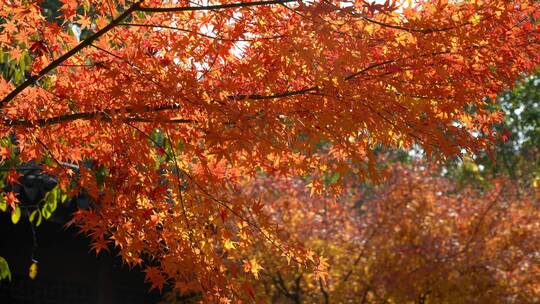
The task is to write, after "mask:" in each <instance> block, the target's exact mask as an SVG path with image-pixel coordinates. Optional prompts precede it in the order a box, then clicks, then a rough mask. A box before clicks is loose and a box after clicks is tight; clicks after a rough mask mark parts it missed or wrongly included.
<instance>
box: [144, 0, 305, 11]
mask: <svg viewBox="0 0 540 304" xmlns="http://www.w3.org/2000/svg"><path fill="white" fill-rule="evenodd" d="M296 1H297V0H269V1H253V2H239V3H226V4H216V5H207V6H181V7H138V8H137V9H136V10H137V11H139V12H148V13H180V12H192V11H214V10H222V9H227V8H237V7H250V6H261V5H271V4H283V3H288V2H296Z"/></svg>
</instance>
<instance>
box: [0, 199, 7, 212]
mask: <svg viewBox="0 0 540 304" xmlns="http://www.w3.org/2000/svg"><path fill="white" fill-rule="evenodd" d="M6 210H7V202H6V199H5V198H4V195H0V211H2V212H6Z"/></svg>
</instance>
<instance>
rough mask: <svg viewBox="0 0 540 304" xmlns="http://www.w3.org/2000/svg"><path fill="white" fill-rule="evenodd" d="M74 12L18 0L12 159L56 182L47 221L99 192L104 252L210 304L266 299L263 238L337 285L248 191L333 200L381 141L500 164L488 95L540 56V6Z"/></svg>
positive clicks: (10, 69) (11, 84) (479, 0)
mask: <svg viewBox="0 0 540 304" xmlns="http://www.w3.org/2000/svg"><path fill="white" fill-rule="evenodd" d="M60 2H61V5H58V7H59V8H60V10H59V11H58V12H56V11H51V9H50V7H54V5H53V6H47V9H45V6H40V4H39V3H36V2H28V1H22V0H20V1H17V0H2V1H0V5H1V8H0V26H1V31H0V49H1V51H2V54H1V55H2V56H1V57H2V63H3V64H4V68H5V69H6V71H4V77H3V78H0V96H2V97H1V98H2V99H1V101H0V108H1V115H2V119H1V126H0V134H1V135H2V136H3V141H4V142H3V145H2V146H3V151H2V153H1V155H2V160H3V161H4V162H5V163H6V164H7V165H8V166H14V165H16V164H18V163H24V162H27V161H30V160H33V161H36V162H38V163H40V164H42V166H43V169H44V170H46V171H47V172H49V173H50V174H51V175H54V176H56V177H57V178H58V188H56V189H55V193H54V194H51V198H49V197H48V200H47V203H46V204H45V205H46V206H47V209H38V210H34V211H36V213H34V214H37V215H36V217H37V218H38V219H41V216H42V214H43V212H44V211H45V212H50V211H51V210H53V209H54V208H53V207H54V206H56V205H55V204H56V199H55V198H57V197H60V196H61V194H62V193H67V194H73V193H77V192H81V191H84V192H86V193H88V194H89V195H90V196H91V197H93V198H94V205H93V206H92V208H90V209H89V210H80V211H79V212H78V213H77V214H76V217H75V218H74V221H73V223H76V224H77V225H79V226H81V229H82V230H83V231H84V232H86V233H88V234H89V235H91V236H92V238H93V240H94V246H93V247H94V249H95V250H96V251H97V252H99V251H100V250H104V249H108V248H110V247H111V246H114V247H116V248H117V249H118V250H119V254H120V255H121V256H122V258H123V260H124V261H125V262H126V263H128V264H130V265H139V264H143V263H144V264H145V265H146V273H147V277H148V279H149V281H150V282H151V283H152V285H153V286H154V287H157V288H162V286H163V285H164V284H165V283H171V284H172V285H173V286H174V287H175V288H176V289H177V290H178V291H180V292H182V293H187V292H191V291H195V292H201V293H203V294H204V297H205V299H206V300H208V301H217V300H222V301H227V299H232V298H236V299H241V298H244V299H249V298H250V297H252V296H254V293H255V291H254V289H253V287H252V286H251V285H250V283H249V281H250V278H252V277H257V276H259V272H260V263H259V261H258V260H256V259H254V258H250V257H245V255H244V254H243V252H245V251H246V250H248V249H249V248H252V247H253V246H254V245H255V243H259V242H260V241H261V240H262V241H264V243H265V244H266V246H267V248H268V250H272V251H275V252H276V253H278V254H279V255H282V256H284V258H285V259H286V260H288V261H290V262H291V263H297V264H300V265H303V266H305V267H311V268H313V269H315V270H317V271H316V273H319V274H320V273H321V272H322V271H324V269H323V266H324V263H323V262H324V261H323V260H321V259H320V258H319V257H318V256H317V255H316V254H315V253H314V252H313V251H311V250H309V249H306V248H304V247H303V246H301V245H299V244H297V243H296V242H292V241H290V240H287V238H284V237H283V233H282V231H281V230H282V227H279V226H277V227H276V225H274V224H272V223H273V220H272V216H271V215H270V214H268V213H267V212H265V210H264V208H263V206H264V205H265V202H264V201H262V200H256V199H251V200H246V199H245V198H244V197H243V196H241V195H238V193H239V192H240V190H241V187H242V186H243V185H245V183H246V179H247V180H249V179H252V178H254V177H257V176H259V175H260V174H278V175H283V176H294V175H306V174H310V175H312V176H317V177H318V178H313V179H312V180H311V181H310V183H309V185H308V186H309V187H310V188H311V192H313V193H320V192H322V191H323V188H324V187H325V179H327V178H328V177H330V179H332V180H333V179H337V181H341V180H342V178H343V176H345V175H346V174H347V172H351V170H352V172H354V174H357V175H359V176H363V177H366V176H368V175H371V176H376V172H375V169H374V168H375V160H374V153H373V150H374V148H375V147H376V146H377V145H384V146H390V147H405V148H407V147H411V146H412V145H413V144H419V145H421V146H422V147H423V149H424V150H425V151H426V152H427V153H428V154H432V153H435V154H444V155H453V154H456V153H459V152H460V151H461V150H462V149H465V150H467V151H476V150H478V149H483V148H485V147H487V145H488V144H489V143H490V142H491V141H493V140H494V138H495V135H494V134H493V133H492V130H491V129H490V126H491V125H492V124H493V123H496V122H498V121H500V119H501V113H500V112H497V111H491V110H490V108H489V107H488V106H489V101H488V100H486V99H485V98H484V96H495V94H496V93H497V92H499V91H500V90H501V89H502V88H505V87H507V86H511V85H512V84H513V83H514V81H515V80H516V79H517V78H518V77H519V76H520V75H521V74H520V73H523V72H528V71H531V70H532V69H533V68H534V67H535V65H536V64H537V63H538V61H539V60H538V59H539V52H538V51H537V48H536V44H537V40H538V34H539V32H538V26H537V24H536V20H537V18H538V17H540V4H539V3H537V2H536V1H517V0H516V1H503V0H475V1H468V2H459V1H455V2H453V1H445V0H439V1H414V3H413V2H412V1H403V2H404V3H402V2H401V1H387V2H385V4H375V3H371V4H370V3H367V2H364V1H306V2H304V1H292V0H269V1H247V2H232V1H222V2H219V3H218V2H208V1H201V2H192V1H156V0H146V1H143V0H139V1H134V2H130V1H123V0H122V1H102V0H99V1H98V0H86V1H69V0H64V1H60ZM479 133H480V134H482V136H477V135H478V134H479ZM321 148H322V149H323V150H324V153H319V152H320V151H321ZM66 164H69V165H71V166H66ZM72 166H75V167H77V169H76V170H74V169H73V168H72ZM74 171H77V172H74ZM3 177H4V178H5V179H7V181H8V182H15V181H16V180H17V174H16V171H15V170H12V171H10V172H8V173H7V174H4V175H3ZM340 184H341V183H338V182H334V183H332V185H333V187H335V188H339V185H340ZM5 202H6V204H5V206H6V209H7V206H8V205H9V209H7V210H8V211H9V212H12V214H13V215H14V219H17V221H18V219H19V217H20V216H21V212H20V206H18V202H17V198H16V197H14V196H13V194H10V193H6V195H5ZM14 222H16V221H15V220H14Z"/></svg>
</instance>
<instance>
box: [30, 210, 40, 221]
mask: <svg viewBox="0 0 540 304" xmlns="http://www.w3.org/2000/svg"><path fill="white" fill-rule="evenodd" d="M38 212H39V211H38V210H34V211H32V213H30V216H29V217H28V220H29V221H30V223H32V222H33V221H34V219H35V218H36V214H37V213H38Z"/></svg>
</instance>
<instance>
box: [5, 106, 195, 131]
mask: <svg viewBox="0 0 540 304" xmlns="http://www.w3.org/2000/svg"><path fill="white" fill-rule="evenodd" d="M179 108H180V105H176V104H175V105H166V106H158V107H143V108H140V109H139V108H137V109H136V108H132V107H131V108H123V109H110V110H103V111H92V112H81V113H73V114H65V115H60V116H56V117H50V118H40V119H36V120H26V119H18V120H9V119H4V121H3V122H2V124H3V125H4V126H26V127H35V126H40V127H44V126H50V125H55V124H60V123H65V122H71V121H74V120H79V119H84V120H92V119H100V120H102V121H112V119H111V117H110V116H111V115H115V114H120V113H127V114H144V113H152V112H159V111H166V110H176V109H179ZM120 120H122V121H128V122H162V123H195V122H196V121H195V120H192V119H169V120H159V119H150V118H145V117H139V116H128V117H124V118H120Z"/></svg>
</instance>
